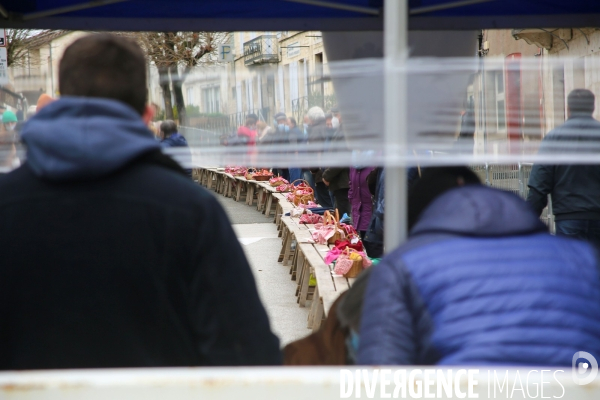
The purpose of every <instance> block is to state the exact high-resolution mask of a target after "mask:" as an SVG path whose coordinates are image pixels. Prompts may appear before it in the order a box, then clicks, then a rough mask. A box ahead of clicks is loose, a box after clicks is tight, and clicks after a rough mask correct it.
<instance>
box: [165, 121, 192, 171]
mask: <svg viewBox="0 0 600 400" xmlns="http://www.w3.org/2000/svg"><path fill="white" fill-rule="evenodd" d="M160 136H161V138H162V140H161V141H160V145H161V146H162V147H163V148H165V149H167V148H176V150H175V152H176V153H175V154H173V156H174V157H173V158H174V159H175V160H176V161H177V162H179V164H180V165H182V166H183V167H184V169H185V173H186V174H187V175H188V176H189V177H190V178H191V177H192V169H191V168H189V167H190V166H191V165H192V153H191V151H190V146H189V145H188V142H187V140H185V138H184V137H183V135H181V134H180V133H179V132H177V124H176V123H175V121H172V120H166V121H163V122H162V123H161V124H160Z"/></svg>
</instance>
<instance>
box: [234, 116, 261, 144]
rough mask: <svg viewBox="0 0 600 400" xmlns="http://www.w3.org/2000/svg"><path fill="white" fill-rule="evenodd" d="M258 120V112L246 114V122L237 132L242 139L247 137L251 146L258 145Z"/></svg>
mask: <svg viewBox="0 0 600 400" xmlns="http://www.w3.org/2000/svg"><path fill="white" fill-rule="evenodd" d="M257 122H258V117H257V116H256V114H248V115H247V116H246V123H245V124H244V125H243V126H240V127H239V129H238V131H237V134H238V136H239V137H240V139H242V138H244V139H246V144H248V145H250V146H254V145H256V135H257V133H256V123H257Z"/></svg>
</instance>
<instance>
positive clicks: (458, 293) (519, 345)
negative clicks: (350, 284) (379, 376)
mask: <svg viewBox="0 0 600 400" xmlns="http://www.w3.org/2000/svg"><path fill="white" fill-rule="evenodd" d="M441 170H442V171H440V169H439V168H431V169H426V170H424V171H423V175H422V177H421V179H420V180H419V181H417V182H416V183H415V185H414V187H413V188H411V191H412V193H411V194H410V196H409V204H408V207H409V210H410V211H411V214H412V213H413V212H416V213H415V215H414V216H412V217H411V218H410V219H409V226H411V227H412V229H411V230H410V237H409V240H408V241H407V242H406V243H404V244H402V245H401V246H400V247H398V248H397V249H396V250H394V251H392V252H391V253H389V254H388V255H387V256H386V257H385V258H384V259H383V260H382V261H381V262H380V263H379V264H378V265H376V266H374V267H373V269H372V271H371V274H370V278H369V282H368V285H367V290H366V294H365V298H364V303H363V312H362V318H361V328H360V339H359V340H360V343H359V351H358V363H359V364H361V365H436V364H442V365H486V364H487V365H535V366H565V367H566V366H569V367H570V366H571V362H572V357H573V355H574V354H575V353H576V352H578V351H586V352H588V353H591V354H592V355H596V356H600V276H599V269H598V259H597V257H596V253H595V251H594V249H593V248H592V246H590V245H589V244H587V243H585V242H582V241H579V240H573V239H569V238H564V237H558V236H552V235H550V234H549V233H548V231H547V228H546V226H545V225H544V224H543V223H542V222H540V220H539V218H538V216H537V215H536V214H535V213H534V212H532V210H531V208H530V207H529V206H528V205H527V204H526V203H525V202H524V201H523V200H521V199H520V198H519V197H518V196H516V195H514V194H512V193H509V192H503V191H500V190H497V189H492V188H488V187H485V186H483V185H480V184H474V183H472V182H477V181H478V179H477V177H476V176H475V175H474V174H473V173H472V172H471V171H470V170H469V169H467V168H450V169H449V168H445V169H444V168H442V169H441ZM440 175H441V178H442V179H440ZM419 209H420V210H421V212H419Z"/></svg>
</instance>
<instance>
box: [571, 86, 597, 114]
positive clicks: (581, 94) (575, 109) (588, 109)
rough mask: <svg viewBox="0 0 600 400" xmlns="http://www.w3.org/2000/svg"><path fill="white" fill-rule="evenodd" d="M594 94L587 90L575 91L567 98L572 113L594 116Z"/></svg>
mask: <svg viewBox="0 0 600 400" xmlns="http://www.w3.org/2000/svg"><path fill="white" fill-rule="evenodd" d="M594 100H595V97H594V93H592V92H591V91H589V90H587V89H575V90H572V91H571V93H569V96H568V97H567V106H568V107H569V110H570V111H571V112H572V113H585V114H592V113H593V112H594Z"/></svg>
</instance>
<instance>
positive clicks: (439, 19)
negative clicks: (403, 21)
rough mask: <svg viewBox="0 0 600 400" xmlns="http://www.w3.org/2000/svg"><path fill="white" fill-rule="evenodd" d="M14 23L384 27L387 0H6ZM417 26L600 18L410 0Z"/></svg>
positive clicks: (582, 11) (599, 8)
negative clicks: (384, 2)
mask: <svg viewBox="0 0 600 400" xmlns="http://www.w3.org/2000/svg"><path fill="white" fill-rule="evenodd" d="M0 5H1V6H2V7H1V8H0V21H2V19H4V20H3V21H2V22H1V24H2V26H4V27H7V28H13V27H14V28H17V27H20V28H36V29H42V28H43V29H76V30H180V31H181V30H215V31H244V30H245V31H259V30H260V31H269V30H278V31H279V30H322V31H336V30H337V31H352V30H354V31H365V30H382V29H383V12H382V10H383V0H95V1H90V0H0ZM409 8H410V17H409V29H411V30H472V29H483V28H531V27H539V26H552V27H556V28H560V27H587V26H596V25H598V24H599V23H600V2H598V1H591V0H570V1H564V0H410V1H409Z"/></svg>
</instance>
